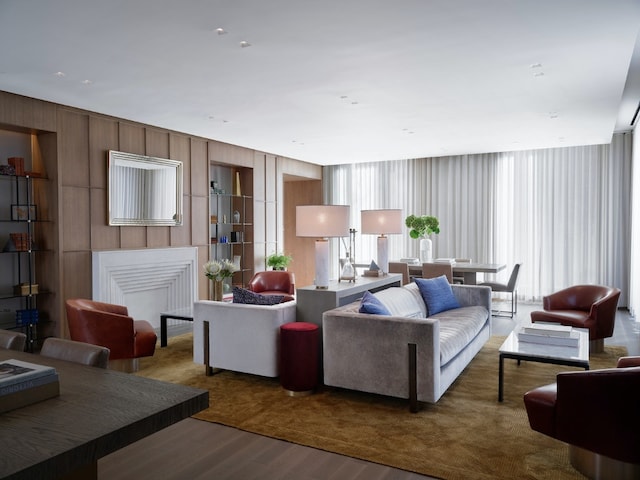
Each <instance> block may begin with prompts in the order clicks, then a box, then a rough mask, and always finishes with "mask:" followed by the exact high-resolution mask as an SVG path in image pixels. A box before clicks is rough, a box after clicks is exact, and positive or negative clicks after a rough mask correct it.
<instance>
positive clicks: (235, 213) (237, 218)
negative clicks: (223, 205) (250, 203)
mask: <svg viewBox="0 0 640 480" xmlns="http://www.w3.org/2000/svg"><path fill="white" fill-rule="evenodd" d="M233 223H240V212H239V211H238V210H234V211H233Z"/></svg>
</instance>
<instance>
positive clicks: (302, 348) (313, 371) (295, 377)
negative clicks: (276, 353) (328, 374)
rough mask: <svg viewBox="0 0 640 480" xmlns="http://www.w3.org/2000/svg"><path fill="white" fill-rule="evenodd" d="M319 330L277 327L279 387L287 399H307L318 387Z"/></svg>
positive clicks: (298, 325) (308, 325)
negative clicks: (278, 332) (296, 397)
mask: <svg viewBox="0 0 640 480" xmlns="http://www.w3.org/2000/svg"><path fill="white" fill-rule="evenodd" d="M319 335H320V330H319V328H318V326H317V325H314V324H313V323H307V322H291V323H285V324H284V325H282V326H281V327H280V384H281V385H282V386H283V387H284V388H285V389H286V390H287V392H288V393H289V395H292V396H296V395H307V394H310V393H312V392H313V390H314V389H315V388H316V386H317V384H318V358H319V352H318V348H319V342H320V337H319Z"/></svg>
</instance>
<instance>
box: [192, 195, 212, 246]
mask: <svg viewBox="0 0 640 480" xmlns="http://www.w3.org/2000/svg"><path fill="white" fill-rule="evenodd" d="M191 212H192V213H193V215H192V219H193V221H192V224H191V241H192V242H193V245H198V246H199V245H208V244H209V222H208V221H207V220H208V218H209V217H208V215H209V199H208V198H205V197H191ZM201 219H205V220H204V221H202V220H201Z"/></svg>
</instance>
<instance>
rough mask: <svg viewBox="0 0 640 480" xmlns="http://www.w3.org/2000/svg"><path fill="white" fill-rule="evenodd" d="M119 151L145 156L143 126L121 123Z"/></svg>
mask: <svg viewBox="0 0 640 480" xmlns="http://www.w3.org/2000/svg"><path fill="white" fill-rule="evenodd" d="M118 143H119V145H120V146H119V147H118V150H119V151H121V152H127V153H137V154H138V155H144V154H145V131H144V127H143V126H141V125H134V124H132V123H128V122H120V125H119V128H118Z"/></svg>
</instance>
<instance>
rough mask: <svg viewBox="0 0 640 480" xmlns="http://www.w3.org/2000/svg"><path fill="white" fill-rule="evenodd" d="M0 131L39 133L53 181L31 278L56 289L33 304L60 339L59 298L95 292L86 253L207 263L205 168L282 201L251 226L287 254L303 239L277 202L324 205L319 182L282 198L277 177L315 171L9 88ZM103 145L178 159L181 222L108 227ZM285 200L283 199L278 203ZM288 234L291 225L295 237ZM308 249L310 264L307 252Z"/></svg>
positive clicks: (203, 291) (203, 289)
mask: <svg viewBox="0 0 640 480" xmlns="http://www.w3.org/2000/svg"><path fill="white" fill-rule="evenodd" d="M0 129H6V130H15V131H23V132H25V133H26V132H37V138H38V140H39V148H40V150H41V151H42V158H41V161H42V163H43V164H44V165H45V168H46V173H47V177H48V179H49V185H50V191H49V192H48V193H47V195H46V201H47V203H48V205H47V206H46V207H43V208H48V209H49V210H50V211H51V218H50V220H51V223H50V225H49V227H47V230H46V235H47V236H48V237H49V238H48V240H47V244H48V246H49V247H50V248H51V251H52V255H51V256H50V258H48V259H47V260H45V261H43V262H41V264H40V265H39V267H38V271H37V272H36V273H37V276H38V277H37V278H38V280H39V281H40V282H41V283H43V284H44V285H48V286H49V288H50V289H51V291H53V292H54V294H53V295H51V296H50V298H49V299H48V300H42V302H41V301H40V300H39V304H38V305H39V308H40V306H41V305H43V304H44V305H46V308H47V310H48V312H47V313H48V316H49V317H50V319H51V320H52V321H53V322H52V324H53V325H55V327H54V328H53V330H52V331H51V332H47V333H49V334H53V335H57V336H66V333H67V332H66V320H65V314H64V300H65V299H67V298H73V297H86V298H91V296H92V292H91V283H92V274H91V252H92V250H112V249H120V248H122V249H135V248H158V247H177V246H187V245H190V246H196V247H197V248H198V252H199V263H200V264H203V263H204V262H205V261H206V260H207V259H208V256H209V252H208V243H209V238H208V237H209V232H208V226H209V202H208V195H209V178H208V177H209V173H208V172H209V168H208V167H209V164H210V163H211V162H214V163H223V164H227V165H236V166H239V167H246V168H248V169H253V176H252V178H243V184H244V185H248V184H249V183H248V182H251V189H252V190H254V191H255V192H256V193H258V192H261V193H260V194H259V195H260V196H262V200H264V201H265V202H266V201H269V200H270V199H271V198H272V197H273V198H274V199H275V200H278V202H277V203H278V204H279V205H280V206H279V207H278V208H277V209H276V210H275V211H271V210H268V209H267V208H264V209H262V208H258V209H256V210H255V211H254V221H255V223H256V225H258V224H260V225H262V227H263V228H264V230H265V239H264V242H266V243H265V244H267V243H268V242H269V241H271V239H272V238H273V237H275V240H273V241H274V242H276V243H275V244H276V245H277V242H280V241H281V240H280V237H282V234H281V233H279V232H283V231H284V232H285V234H284V236H285V243H286V244H287V251H289V252H291V253H294V252H297V247H296V244H297V241H298V240H301V239H296V238H295V225H294V226H293V227H291V226H290V224H289V223H288V219H289V218H290V217H291V215H290V213H287V212H289V210H288V209H287V211H284V212H283V210H282V208H283V205H286V204H287V202H290V205H296V204H304V203H310V201H311V200H313V201H314V202H318V203H321V200H322V198H321V188H320V187H319V184H320V181H315V182H314V183H313V188H309V186H307V187H304V185H303V184H300V187H301V188H293V186H292V188H291V189H290V190H289V189H287V192H288V193H284V194H283V193H282V192H283V187H282V185H283V178H282V177H283V175H284V174H286V173H288V172H289V173H291V172H298V173H300V172H306V173H305V174H308V175H309V177H308V178H315V179H319V178H321V167H319V166H316V165H312V164H308V163H306V162H301V161H297V160H292V159H288V158H281V157H276V156H274V155H270V154H265V153H263V152H256V151H254V150H252V149H248V148H244V147H239V146H235V145H230V144H226V143H223V142H218V141H215V140H209V139H203V138H200V137H194V136H190V135H187V134H181V133H178V132H174V131H170V130H165V129H162V128H158V127H153V126H149V125H144V124H139V123H135V122H130V121H126V120H122V119H118V118H114V117H110V116H107V115H102V114H98V113H94V112H88V111H84V110H80V109H75V108H71V107H66V106H62V105H57V104H53V103H50V102H44V101H41V100H36V99H32V98H27V97H23V96H19V95H14V94H11V93H7V92H0ZM110 149H111V150H120V151H125V152H131V153H138V154H142V155H151V156H156V157H163V158H171V159H176V160H181V161H182V162H183V163H184V188H183V192H184V198H183V203H184V224H183V225H182V226H179V227H130V226H126V227H110V226H109V225H108V219H107V216H108V212H107V152H108V150H110ZM256 158H258V159H261V160H260V162H256ZM254 167H256V168H254ZM296 183H297V182H296ZM254 185H255V189H254ZM310 192H311V193H313V194H312V195H311V193H310ZM298 195H300V196H301V197H300V198H298ZM310 195H311V197H312V198H310ZM318 195H319V196H318ZM278 197H279V198H278ZM283 197H284V198H285V201H284V202H282V201H279V200H280V199H281V198H283ZM287 208H288V207H287ZM293 218H295V208H294V214H293ZM288 225H289V226H288ZM290 228H293V230H292V232H293V233H292V235H293V236H292V237H291V232H289V231H288V230H289V229H290ZM310 252H311V253H310V257H309V258H310V261H311V264H312V263H313V248H312V249H311V250H310ZM308 255H309V253H308V251H307V249H306V248H304V249H302V250H300V251H299V253H294V258H296V261H297V262H299V264H300V265H304V264H306V263H307V260H305V256H308ZM256 262H257V259H256ZM305 268H306V267H305ZM311 271H313V268H311ZM303 278H304V277H303ZM303 282H305V280H304V279H303ZM307 283H308V281H307ZM298 284H299V285H300V283H298ZM206 297H207V283H206V282H203V281H202V282H199V298H206Z"/></svg>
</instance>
